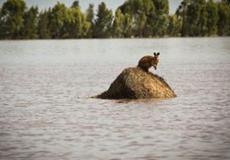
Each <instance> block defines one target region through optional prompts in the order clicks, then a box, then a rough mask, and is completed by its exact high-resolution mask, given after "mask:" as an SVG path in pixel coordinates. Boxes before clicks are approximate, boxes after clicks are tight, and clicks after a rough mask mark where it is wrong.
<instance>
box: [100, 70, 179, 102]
mask: <svg viewBox="0 0 230 160" xmlns="http://www.w3.org/2000/svg"><path fill="white" fill-rule="evenodd" d="M173 97H176V94H175V93H174V91H173V90H172V89H171V87H170V86H169V85H168V84H167V83H166V81H165V80H164V79H163V78H161V77H159V76H158V75H156V74H153V73H151V72H145V71H143V70H142V69H140V68H138V67H135V68H127V69H124V70H123V71H122V73H121V74H120V75H119V76H118V77H117V78H116V79H115V80H114V82H113V83H112V84H111V85H110V87H109V89H108V90H107V91H105V92H103V93H102V94H100V95H98V96H96V98H102V99H142V98H173Z"/></svg>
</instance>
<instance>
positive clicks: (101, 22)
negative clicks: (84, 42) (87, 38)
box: [93, 2, 113, 38]
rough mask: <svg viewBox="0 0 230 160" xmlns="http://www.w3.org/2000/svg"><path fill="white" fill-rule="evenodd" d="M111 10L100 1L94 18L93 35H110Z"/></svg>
mask: <svg viewBox="0 0 230 160" xmlns="http://www.w3.org/2000/svg"><path fill="white" fill-rule="evenodd" d="M112 21H113V14H112V10H109V9H107V7H106V4H105V3H104V2H102V3H101V4H100V5H99V6H98V13H97V18H96V20H95V26H94V32H93V36H94V37H95V38H109V37H111V35H112V31H111V29H112Z"/></svg>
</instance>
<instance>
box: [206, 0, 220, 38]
mask: <svg viewBox="0 0 230 160" xmlns="http://www.w3.org/2000/svg"><path fill="white" fill-rule="evenodd" d="M217 22H218V8H217V4H216V3H214V2H213V0H209V1H208V2H207V35H208V36H211V35H216V34H217Z"/></svg>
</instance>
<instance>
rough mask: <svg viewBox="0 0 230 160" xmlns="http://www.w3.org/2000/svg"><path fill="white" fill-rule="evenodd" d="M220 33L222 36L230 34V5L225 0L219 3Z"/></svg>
mask: <svg viewBox="0 0 230 160" xmlns="http://www.w3.org/2000/svg"><path fill="white" fill-rule="evenodd" d="M218 15H219V20H218V24H217V26H218V34H219V35H221V36H226V35H230V6H229V4H228V3H226V2H225V1H223V2H221V3H219V4H218Z"/></svg>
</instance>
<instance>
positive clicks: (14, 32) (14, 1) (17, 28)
mask: <svg viewBox="0 0 230 160" xmlns="http://www.w3.org/2000/svg"><path fill="white" fill-rule="evenodd" d="M25 8H26V4H25V2H24V1H23V0H7V1H6V2H5V3H4V4H3V6H2V9H1V18H0V22H1V26H0V27H1V28H0V32H1V38H2V39H19V38H21V36H22V35H21V32H22V29H23V14H24V11H25Z"/></svg>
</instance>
